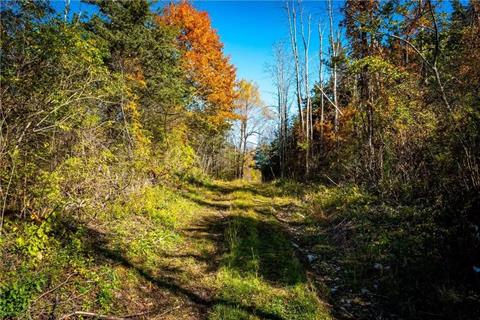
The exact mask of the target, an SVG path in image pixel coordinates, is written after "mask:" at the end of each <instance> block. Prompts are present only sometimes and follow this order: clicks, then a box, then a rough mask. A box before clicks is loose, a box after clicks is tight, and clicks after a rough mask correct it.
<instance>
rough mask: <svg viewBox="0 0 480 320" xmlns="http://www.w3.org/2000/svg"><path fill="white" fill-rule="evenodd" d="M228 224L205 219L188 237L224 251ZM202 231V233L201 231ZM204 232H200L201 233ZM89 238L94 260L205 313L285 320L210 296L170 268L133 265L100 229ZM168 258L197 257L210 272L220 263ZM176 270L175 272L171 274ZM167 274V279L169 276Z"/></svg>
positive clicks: (89, 232) (208, 259)
mask: <svg viewBox="0 0 480 320" xmlns="http://www.w3.org/2000/svg"><path fill="white" fill-rule="evenodd" d="M227 225H228V223H226V222H225V221H223V219H221V218H217V219H206V220H205V221H203V222H202V224H201V226H200V227H199V228H197V230H188V229H187V232H191V233H192V234H190V235H187V236H189V237H191V238H209V239H210V240H213V241H215V244H216V246H217V247H218V248H219V250H218V251H221V250H222V249H221V248H223V243H222V241H223V237H219V236H218V235H219V234H218V232H223V231H224V228H225V227H226V226H227ZM198 229H199V230H198ZM199 231H201V232H199ZM86 237H87V239H88V241H89V244H88V245H89V246H90V249H91V252H93V253H94V254H95V258H96V259H99V260H100V261H102V260H104V261H108V262H110V263H114V264H119V265H122V266H123V267H125V268H128V269H130V270H134V271H135V272H136V273H138V274H139V275H140V276H141V277H142V278H144V279H145V280H147V281H148V282H150V283H151V284H153V285H155V286H156V287H157V288H159V289H163V290H168V291H170V292H171V293H173V294H175V295H177V296H181V297H183V298H186V299H187V300H189V301H190V302H192V303H194V304H196V305H197V306H198V308H199V310H200V311H201V312H202V313H204V314H206V313H207V312H208V311H209V310H210V309H211V308H213V307H214V306H226V307H233V308H237V309H240V310H242V311H244V312H247V313H248V314H251V315H256V316H260V317H262V318H264V319H275V320H276V319H283V318H282V317H279V316H278V315H276V314H273V313H269V312H266V311H264V310H261V309H259V308H256V307H255V306H251V305H244V304H239V303H238V302H233V301H229V300H227V299H221V298H216V297H215V295H214V294H213V293H212V294H211V293H209V292H208V290H202V289H201V288H200V289H199V288H195V285H196V284H195V283H194V284H193V285H192V286H191V287H190V286H188V287H187V286H186V285H184V284H182V283H181V281H180V278H179V277H178V276H176V274H175V271H176V269H169V268H165V267H163V266H158V267H157V270H154V271H150V270H147V269H146V268H145V267H143V266H142V265H139V264H137V263H135V262H132V261H131V260H129V259H128V258H127V255H126V253H125V252H122V250H118V249H112V248H110V245H109V244H110V240H109V238H108V236H107V235H106V234H103V233H101V232H99V231H98V230H95V229H92V228H87V229H86ZM164 257H166V258H169V257H170V258H194V259H196V260H198V261H203V262H207V263H208V264H209V269H212V270H216V269H218V266H219V261H218V259H216V257H214V256H202V255H192V254H183V253H180V254H178V255H170V256H169V255H165V256H164ZM172 271H173V272H172ZM166 274H168V276H166Z"/></svg>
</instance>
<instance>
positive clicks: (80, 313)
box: [59, 304, 182, 320]
mask: <svg viewBox="0 0 480 320" xmlns="http://www.w3.org/2000/svg"><path fill="white" fill-rule="evenodd" d="M181 306H182V305H181V304H180V305H178V306H176V307H174V308H172V309H169V310H167V311H165V312H163V313H161V314H159V316H163V315H165V314H167V313H169V312H172V311H173V310H176V309H178V308H180V307H181ZM152 312H153V310H149V311H145V312H140V313H136V314H130V315H127V316H123V317H117V316H109V315H104V314H99V313H95V312H86V311H74V312H72V313H69V314H66V315H63V316H61V317H60V318H59V320H64V319H68V318H70V317H72V316H84V317H92V318H97V319H106V320H125V319H132V318H136V317H140V316H143V315H146V314H149V313H152Z"/></svg>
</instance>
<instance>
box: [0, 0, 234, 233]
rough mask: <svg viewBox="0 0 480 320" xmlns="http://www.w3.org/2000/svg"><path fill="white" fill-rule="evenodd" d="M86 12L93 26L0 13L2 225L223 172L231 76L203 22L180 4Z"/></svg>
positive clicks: (9, 8) (44, 9)
mask: <svg viewBox="0 0 480 320" xmlns="http://www.w3.org/2000/svg"><path fill="white" fill-rule="evenodd" d="M85 2H86V3H88V5H89V7H90V9H91V10H90V13H93V14H92V16H91V17H81V16H80V15H79V14H78V13H74V14H73V15H72V13H71V12H69V11H68V10H69V8H68V6H67V8H66V10H65V13H64V14H63V13H56V12H55V11H54V10H53V9H52V8H51V6H50V3H49V2H48V1H8V2H2V12H1V43H2V46H1V88H2V89H1V108H0V129H1V130H0V168H1V170H0V186H1V188H0V198H1V199H2V201H1V207H0V209H1V213H2V224H3V221H4V216H5V215H8V216H12V217H21V218H30V217H32V218H34V219H36V220H38V221H42V220H44V219H46V218H47V217H48V216H50V215H51V214H55V213H56V212H57V213H58V212H62V214H63V213H69V212H70V213H79V214H85V213H92V212H95V211H97V210H100V209H101V208H102V207H103V206H105V203H107V202H108V201H113V200H114V198H115V197H119V196H120V195H121V194H122V193H128V192H131V191H132V190H134V189H135V188H137V187H138V186H141V185H144V184H148V183H152V184H155V183H163V182H165V181H172V180H174V179H176V178H178V177H182V178H185V177H187V176H189V175H194V174H197V173H200V172H207V173H213V174H221V172H220V171H221V170H222V168H223V167H225V165H223V162H222V161H221V160H219V158H220V157H223V153H224V152H223V151H222V150H223V149H224V148H231V147H230V146H229V145H227V143H226V134H227V131H228V129H229V127H230V120H231V119H234V118H235V116H234V113H233V112H234V105H233V102H234V98H235V95H236V92H235V81H236V78H235V68H234V67H233V66H232V64H231V63H230V62H229V59H228V57H226V56H225V55H224V54H223V51H222V46H223V45H222V43H221V42H220V40H219V37H218V35H217V34H216V32H215V31H214V30H213V29H212V27H211V25H210V20H209V17H208V15H207V14H206V13H202V12H198V11H196V10H195V9H194V8H193V6H191V5H190V4H189V3H187V2H182V3H179V4H170V5H167V6H165V7H163V8H160V9H158V10H157V11H154V10H153V9H152V8H151V7H150V4H149V2H148V1H146V0H134V1H102V0H98V1H97V0H88V1H85ZM222 159H223V158H222ZM222 166H223V167H222ZM232 170H233V169H232ZM1 228H2V227H1V226H0V232H1Z"/></svg>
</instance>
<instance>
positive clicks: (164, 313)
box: [158, 304, 183, 317]
mask: <svg viewBox="0 0 480 320" xmlns="http://www.w3.org/2000/svg"><path fill="white" fill-rule="evenodd" d="M182 305H183V304H179V305H178V306H176V307H173V308H171V309H168V310H166V311H164V312H162V313H160V314H159V315H158V317H161V316H164V315H166V314H168V313H170V312H172V311H173V310H176V309H179V308H180V307H181V306H182Z"/></svg>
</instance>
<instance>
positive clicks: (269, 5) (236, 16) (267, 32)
mask: <svg viewBox="0 0 480 320" xmlns="http://www.w3.org/2000/svg"><path fill="white" fill-rule="evenodd" d="M193 3H194V5H195V6H196V7H197V8H198V9H200V10H204V11H207V12H208V13H209V14H210V18H211V20H212V25H213V27H214V28H215V29H217V31H218V33H219V34H220V38H221V40H222V41H223V43H224V45H225V48H224V49H225V53H226V54H228V55H230V57H231V60H232V62H233V64H235V66H236V67H237V76H238V78H244V79H248V80H253V81H255V82H256V83H257V84H258V85H259V87H260V90H261V93H262V98H263V99H264V101H265V102H267V103H268V104H274V103H275V99H274V97H273V87H272V85H271V80H270V79H269V75H268V73H267V72H265V68H266V64H267V63H268V62H269V61H270V60H271V57H272V46H273V44H274V43H275V42H278V41H282V40H283V41H287V44H289V43H288V20H287V15H286V12H285V9H284V6H285V1H281V0H279V1H194V2H193ZM303 5H304V7H305V9H304V10H305V14H311V15H312V34H311V45H310V49H311V50H310V57H311V67H310V68H311V75H312V77H313V78H312V79H313V80H316V79H317V77H316V75H317V74H318V58H317V57H318V47H319V41H318V32H317V24H318V22H319V21H320V20H321V21H323V23H324V24H328V15H327V11H326V7H327V2H326V1H306V2H305V1H304V4H303ZM342 5H343V1H335V2H334V10H335V11H336V12H337V13H338V11H339V10H340V8H341V6H342ZM336 16H337V17H339V15H338V14H337V15H336ZM324 41H325V43H324V48H325V50H326V48H327V44H326V40H324Z"/></svg>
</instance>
